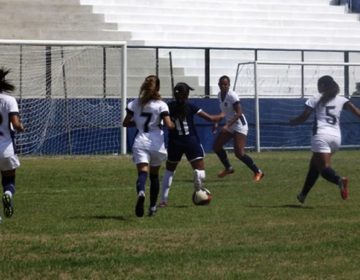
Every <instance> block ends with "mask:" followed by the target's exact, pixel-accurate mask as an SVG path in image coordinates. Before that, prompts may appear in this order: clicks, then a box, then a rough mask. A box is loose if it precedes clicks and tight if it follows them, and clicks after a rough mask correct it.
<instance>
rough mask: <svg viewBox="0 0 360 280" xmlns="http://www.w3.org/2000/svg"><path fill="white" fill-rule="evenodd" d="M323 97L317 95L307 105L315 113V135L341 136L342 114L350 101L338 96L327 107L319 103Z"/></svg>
mask: <svg viewBox="0 0 360 280" xmlns="http://www.w3.org/2000/svg"><path fill="white" fill-rule="evenodd" d="M320 98H321V95H320V94H318V95H315V96H313V97H311V98H309V99H308V100H307V101H306V103H305V104H306V105H307V106H309V107H310V108H313V109H314V111H315V121H314V128H313V135H319V134H324V135H333V136H340V137H341V131H340V124H339V123H340V114H341V111H342V109H343V107H344V104H345V103H347V102H349V100H348V99H347V98H345V97H342V96H338V95H337V96H336V97H335V98H333V99H332V100H330V101H328V102H327V103H326V104H325V105H323V104H321V103H319V100H320Z"/></svg>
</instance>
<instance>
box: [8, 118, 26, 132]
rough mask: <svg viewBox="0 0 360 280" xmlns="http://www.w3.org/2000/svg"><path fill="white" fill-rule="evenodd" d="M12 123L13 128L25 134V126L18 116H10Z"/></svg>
mask: <svg viewBox="0 0 360 280" xmlns="http://www.w3.org/2000/svg"><path fill="white" fill-rule="evenodd" d="M10 122H11V124H12V126H13V127H14V129H15V130H16V131H17V132H23V131H24V126H23V124H22V122H21V120H20V117H19V115H18V114H13V115H11V116H10Z"/></svg>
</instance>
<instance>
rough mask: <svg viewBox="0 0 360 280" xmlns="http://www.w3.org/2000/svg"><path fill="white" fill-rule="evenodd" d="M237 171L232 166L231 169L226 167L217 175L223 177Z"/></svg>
mask: <svg viewBox="0 0 360 280" xmlns="http://www.w3.org/2000/svg"><path fill="white" fill-rule="evenodd" d="M234 172H235V170H234V169H232V168H230V169H224V170H223V171H221V172H220V173H219V174H218V175H217V176H218V177H219V178H223V177H225V176H227V175H230V174H233V173H234Z"/></svg>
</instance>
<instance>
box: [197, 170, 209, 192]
mask: <svg viewBox="0 0 360 280" xmlns="http://www.w3.org/2000/svg"><path fill="white" fill-rule="evenodd" d="M205 177H206V174H205V170H199V169H194V189H195V191H198V190H200V188H202V186H203V181H204V180H205Z"/></svg>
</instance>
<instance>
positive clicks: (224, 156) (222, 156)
mask: <svg viewBox="0 0 360 280" xmlns="http://www.w3.org/2000/svg"><path fill="white" fill-rule="evenodd" d="M216 154H217V156H218V157H219V159H220V161H221V162H222V164H223V165H224V167H225V169H227V170H228V169H230V168H232V167H231V164H230V162H229V159H228V157H227V154H226V152H225V150H224V149H222V150H220V151H219V152H216Z"/></svg>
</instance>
